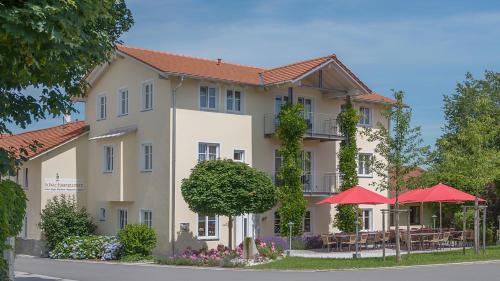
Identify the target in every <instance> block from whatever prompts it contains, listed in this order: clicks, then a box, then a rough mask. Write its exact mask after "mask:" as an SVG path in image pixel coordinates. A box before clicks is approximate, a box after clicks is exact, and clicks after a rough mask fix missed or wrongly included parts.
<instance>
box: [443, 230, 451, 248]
mask: <svg viewBox="0 0 500 281" xmlns="http://www.w3.org/2000/svg"><path fill="white" fill-rule="evenodd" d="M450 236H451V232H449V231H447V232H445V233H443V237H441V246H442V247H443V248H444V246H449V244H450Z"/></svg>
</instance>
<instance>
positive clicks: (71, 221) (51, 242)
mask: <svg viewBox="0 0 500 281" xmlns="http://www.w3.org/2000/svg"><path fill="white" fill-rule="evenodd" d="M39 226H40V229H41V230H42V232H43V234H44V235H45V239H47V246H48V247H49V249H50V250H52V249H54V247H55V246H56V245H57V243H59V242H61V241H63V240H64V239H65V238H66V237H70V236H89V235H92V234H94V232H95V230H96V225H95V224H94V223H93V222H92V220H91V218H90V216H89V214H88V213H87V211H86V210H85V209H84V208H81V209H79V208H78V206H77V204H76V201H75V199H74V197H66V196H65V195H61V196H59V197H57V196H56V197H54V198H52V199H51V200H49V201H48V202H47V205H46V206H45V209H43V211H42V215H41V221H40V224H39Z"/></svg>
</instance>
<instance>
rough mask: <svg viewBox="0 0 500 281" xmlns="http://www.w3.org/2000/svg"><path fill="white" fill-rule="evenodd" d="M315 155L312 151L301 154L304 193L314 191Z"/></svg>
mask: <svg viewBox="0 0 500 281" xmlns="http://www.w3.org/2000/svg"><path fill="white" fill-rule="evenodd" d="M312 163H313V153H312V151H302V153H301V154H300V165H301V167H302V177H301V181H302V187H303V189H304V192H311V191H313V190H312V188H313V186H314V185H313V179H314V175H313V165H312Z"/></svg>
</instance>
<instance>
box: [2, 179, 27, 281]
mask: <svg viewBox="0 0 500 281" xmlns="http://www.w3.org/2000/svg"><path fill="white" fill-rule="evenodd" d="M25 213H26V195H25V193H24V190H23V189H22V187H21V186H20V185H18V184H16V183H15V182H13V181H11V180H1V181H0V253H3V251H5V250H8V249H9V246H7V245H6V244H5V243H4V241H5V240H6V239H7V238H8V237H12V236H15V235H17V234H18V233H19V231H21V229H22V225H23V218H24V215H25ZM7 270H8V264H7V262H6V260H4V259H3V254H2V256H1V257H0V280H8V276H7Z"/></svg>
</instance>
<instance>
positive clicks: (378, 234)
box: [373, 232, 383, 248]
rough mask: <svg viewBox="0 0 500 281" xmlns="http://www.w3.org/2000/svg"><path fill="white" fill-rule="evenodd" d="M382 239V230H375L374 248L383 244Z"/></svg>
mask: <svg viewBox="0 0 500 281" xmlns="http://www.w3.org/2000/svg"><path fill="white" fill-rule="evenodd" d="M382 239H383V238H382V232H375V235H374V236H373V248H377V247H378V246H379V245H381V244H382Z"/></svg>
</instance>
